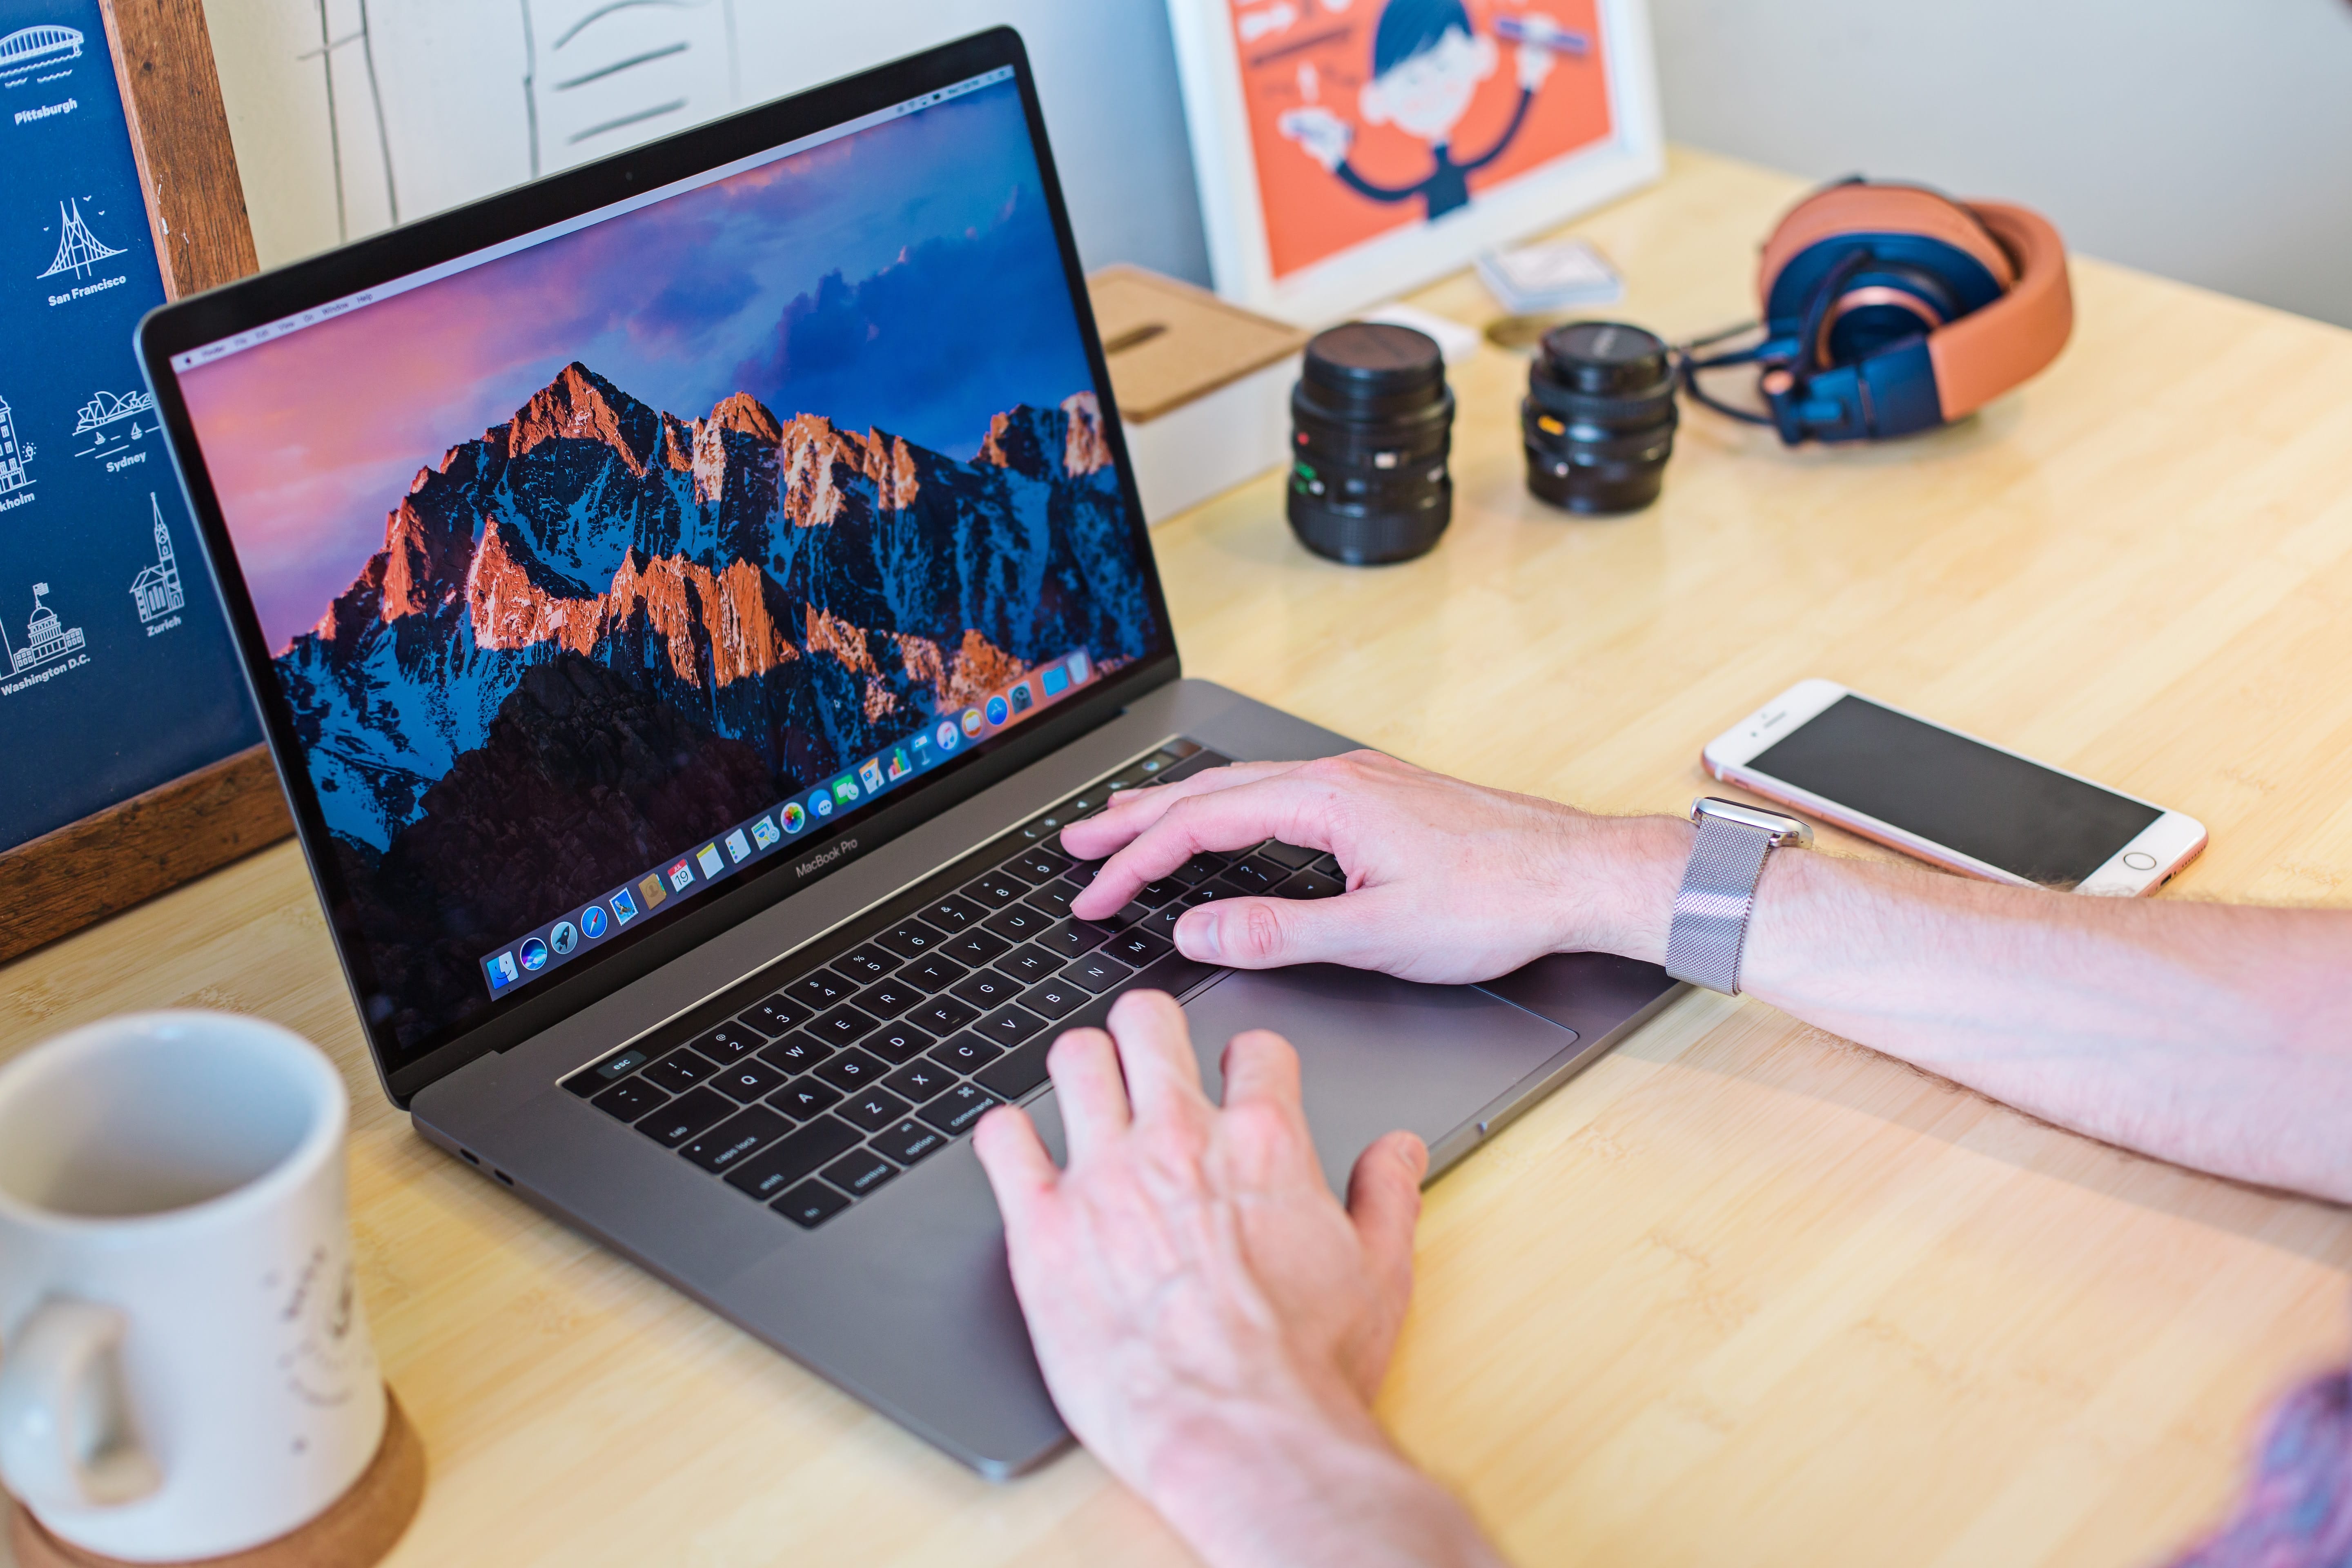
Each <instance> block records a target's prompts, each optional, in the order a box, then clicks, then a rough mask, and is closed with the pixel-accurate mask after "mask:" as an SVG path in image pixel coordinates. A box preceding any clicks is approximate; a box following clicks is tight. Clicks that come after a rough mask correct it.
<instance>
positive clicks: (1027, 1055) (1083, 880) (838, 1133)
mask: <svg viewBox="0 0 2352 1568" xmlns="http://www.w3.org/2000/svg"><path fill="white" fill-rule="evenodd" d="M1226 761H1227V759H1226V758H1224V757H1221V756H1219V755H1217V754H1216V753H1215V752H1210V751H1206V750H1204V749H1203V748H1202V747H1201V746H1200V745H1199V744H1198V743H1197V742H1191V741H1175V742H1170V743H1169V744H1168V745H1166V746H1164V747H1162V748H1160V750H1159V751H1157V752H1153V753H1152V754H1151V755H1150V756H1148V757H1145V758H1143V759H1141V760H1140V761H1139V762H1137V763H1133V764H1132V765H1130V766H1129V767H1127V768H1124V769H1122V770H1120V771H1119V772H1118V773H1114V774H1112V775H1111V776H1110V777H1108V778H1107V779H1104V780H1102V781H1100V782H1098V783H1097V784H1093V785H1091V786H1089V787H1087V788H1086V789H1083V790H1080V791H1078V792H1077V793H1076V795H1072V796H1070V798H1068V799H1067V800H1065V801H1063V802H1061V803H1060V804H1059V805H1055V807H1054V808H1053V809H1051V810H1049V811H1047V812H1045V813H1044V814H1042V815H1041V816H1038V817H1036V818H1035V819H1034V820H1033V821H1030V822H1027V823H1024V824H1023V825H1022V826H1019V827H1017V828H1014V829H1013V831H1011V832H1010V833H1007V834H1005V835H1003V837H999V838H997V839H996V840H994V841H993V842H992V843H990V844H988V845H985V846H983V847H981V848H979V849H977V850H974V851H973V852H972V853H971V854H970V855H968V856H966V857H964V858H962V859H961V860H960V861H958V862H957V863H956V864H955V865H953V866H951V867H949V868H947V869H946V870H944V871H942V872H940V873H939V874H938V875H936V876H933V877H930V878H929V879H925V880H924V881H923V882H922V883H920V884H919V885H918V886H916V887H915V888H913V889H908V891H907V892H905V893H902V894H900V895H899V896H898V897H897V898H895V899H892V900H887V902H885V903H883V904H882V905H881V906H879V907H878V908H877V909H875V910H871V911H869V912H868V913H867V914H866V915H865V916H862V917H860V918H859V919H858V920H856V921H851V922H850V923H849V924H848V925H847V926H845V927H843V928H842V929H841V930H839V931H834V932H831V933H829V934H828V935H826V936H824V937H823V938H820V939H819V940H818V941H817V942H813V943H811V944H810V945H809V946H808V947H806V948H803V949H802V950H801V951H799V952H795V953H793V954H792V955H790V956H789V957H787V958H785V959H784V960H782V962H780V963H776V964H773V965H771V966H770V967H769V968H768V969H767V970H764V971H762V972H761V973H760V974H758V975H755V976H753V977H751V979H748V980H746V981H744V982H742V983H741V984H739V985H737V986H736V987H734V988H733V989H732V990H730V991H729V992H728V993H727V994H724V995H722V996H720V997H719V998H716V999H715V1000H713V1001H711V1002H709V1003H706V1004H704V1005H701V1006H699V1007H698V1008H696V1009H695V1010H694V1011H693V1012H692V1013H690V1014H688V1015H687V1016H685V1017H683V1018H680V1019H678V1020H676V1021H674V1022H672V1023H670V1024H667V1025H665V1026H663V1027H662V1028H661V1029H659V1030H656V1032H655V1033H653V1034H652V1035H650V1036H647V1037H646V1038H645V1039H643V1040H641V1041H639V1042H637V1043H636V1044H635V1045H632V1046H629V1047H626V1048H625V1049H623V1050H620V1051H616V1052H614V1054H613V1055H611V1056H609V1057H606V1058H604V1060H602V1061H600V1062H597V1063H595V1064H594V1065H593V1066H591V1067H587V1068H582V1069H581V1070H580V1071H579V1072H577V1073H574V1074H572V1076H571V1077H570V1078H568V1079H565V1080H564V1087H565V1088H566V1089H570V1090H571V1091H572V1093H574V1094H576V1095H580V1096H582V1097H583V1098H584V1099H585V1100H587V1101H588V1103H589V1104H591V1105H593V1106H594V1107H596V1109H597V1110H602V1111H604V1113H605V1114H606V1115H608V1116H612V1117H615V1118H617V1119H619V1120H620V1121H625V1122H627V1123H629V1124H630V1125H631V1126H633V1127H635V1128H636V1130H637V1131H640V1132H642V1133H644V1134H645V1135H646V1137H648V1138H650V1139H652V1140H653V1141H654V1142H656V1143H659V1144H662V1145H663V1146H664V1147H666V1148H670V1149H674V1150H676V1151H677V1153H678V1155H679V1157H680V1158H682V1159H685V1160H688V1161H690V1162H692V1163H694V1164H696V1165H698V1166H699V1167H700V1168H701V1169H703V1170H705V1171H708V1172H709V1173H711V1174H712V1176H713V1177H714V1178H716V1179H717V1180H718V1181H719V1182H721V1183H723V1184H725V1185H727V1186H730V1187H732V1188H733V1189H735V1191H736V1192H738V1193H740V1194H743V1195H744V1196H745V1197H747V1198H749V1199H751V1200H753V1201H756V1202H759V1203H762V1204H765V1205H767V1206H768V1207H769V1208H771V1209H772V1210H773V1211H774V1212H775V1213H777V1214H779V1215H783V1216H784V1217H785V1218H786V1219H789V1220H791V1221H793V1223H795V1224H797V1225H800V1226H804V1227H806V1228H809V1229H814V1228H815V1227H816V1226H820V1225H823V1224H824V1222H825V1221H827V1220H829V1219H831V1218H833V1217H834V1216H835V1215H837V1214H840V1213H841V1212H842V1211H843V1210H845V1209H846V1208H848V1207H850V1206H851V1205H854V1204H855V1203H856V1201H857V1200H858V1199H860V1198H863V1197H865V1196H866V1195H868V1194H871V1193H874V1192H876V1191H877V1190H878V1189H879V1188H881V1187H882V1186H883V1185H884V1184H886V1183H887V1182H889V1181H890V1180H891V1179H892V1178H893V1177H895V1176H897V1175H898V1174H899V1173H901V1172H903V1171H905V1170H907V1169H908V1168H910V1167H912V1166H914V1165H916V1164H918V1163H921V1162H922V1161H924V1160H926V1159H929V1157H930V1156H931V1155H933V1154H936V1153H938V1152H940V1150H941V1149H943V1148H945V1147H947V1145H948V1144H949V1143H950V1142H954V1141H955V1140H956V1139H957V1138H960V1137H961V1136H962V1135H963V1134H964V1133H966V1132H968V1131H971V1128H972V1125H973V1123H975V1122H977V1121H979V1120H980V1118H981V1117H982V1115H983V1114H984V1113H985V1112H986V1111H987V1110H988V1109H989V1108H990V1107H991V1106H993V1105H1000V1104H1003V1103H1005V1102H1007V1101H1012V1100H1020V1099H1021V1098H1023V1097H1024V1096H1025V1095H1027V1094H1028V1093H1029V1092H1030V1091H1031V1090H1032V1089H1035V1088H1036V1087H1037V1086H1038V1085H1039V1084H1041V1083H1043V1082H1045V1052H1046V1048H1047V1047H1048V1046H1049V1045H1051V1043H1052V1041H1053V1040H1054V1038H1055V1037H1056V1036H1058V1035H1060V1034H1061V1033H1062V1032H1063V1031H1064V1030H1066V1029H1071V1028H1078V1027H1083V1026H1088V1025H1093V1026H1100V1025H1101V1024H1102V1022H1103V1021H1104V1020H1105V1018H1107V1017H1108V1016H1109V1012H1110V1005H1111V1003H1112V1002H1113V1001H1114V1000H1116V999H1117V998H1118V996H1119V995H1120V994H1122V993H1125V992H1128V991H1131V990H1136V989H1138V988H1142V987H1150V988H1151V989H1154V990H1160V991H1166V992H1169V993H1171V994H1182V993H1183V992H1185V991H1187V990H1189V989H1190V988H1191V987H1192V986H1193V985H1194V984H1198V983H1199V982H1200V981H1202V980H1203V979H1205V978H1207V977H1208V976H1209V975H1211V974H1213V973H1216V971H1215V970H1214V968H1213V967H1212V966H1210V965H1208V964H1203V963H1193V962H1192V960H1190V959H1188V958H1186V957H1184V956H1183V955H1182V954H1181V953H1179V952H1177V951H1176V949H1175V944H1174V942H1173V941H1172V940H1171V932H1172V931H1173V929H1174V927H1175V924H1176V921H1177V919H1178V917H1179V916H1181V915H1182V914H1183V912H1184V911H1185V910H1188V909H1191V908H1192V907H1193V906H1194V905H1196V904H1203V903H1208V902H1210V901H1212V900H1216V899H1226V898H1236V897H1240V896H1243V895H1244V894H1258V893H1263V894H1270V895H1272V896H1274V897H1276V898H1297V899H1322V898H1329V897H1331V896H1332V895H1333V894H1335V893H1338V892H1340V891H1341V890H1342V889H1343V883H1342V879H1341V878H1340V874H1339V862H1337V861H1336V860H1334V859H1332V858H1330V857H1329V856H1328V855H1321V854H1318V852H1317V851H1315V850H1312V849H1302V848H1300V847H1297V846H1296V845H1290V844H1282V843H1278V842H1271V843H1266V844H1261V845H1259V846H1257V847H1255V849H1248V850H1243V851H1240V852H1239V853H1236V854H1232V855H1202V856H1199V857H1196V858H1194V859H1192V861H1190V862H1188V863H1187V864H1185V865H1184V866H1182V867H1181V868H1179V869H1178V870H1176V871H1175V872H1174V873H1173V874H1171V876H1169V877H1167V878H1164V879H1161V880H1160V881H1157V882H1154V883H1152V884H1151V885H1150V886H1149V887H1147V888H1145V889H1143V890H1142V891H1141V892H1140V893H1139V894H1137V896H1136V897H1135V899H1134V900H1131V901H1130V902H1129V904H1128V905H1127V907H1126V908H1125V909H1123V910H1119V911H1118V914H1116V915H1114V916H1113V917H1112V918H1111V919H1110V920H1108V921H1079V920H1073V919H1071V918H1070V913H1069V906H1070V900H1072V899H1074V898H1076V896H1077V892H1078V889H1080V888H1083V887H1084V886H1085V885H1086V884H1087V881H1088V880H1089V879H1091V878H1092V876H1093V873H1094V870H1095V868H1096V867H1097V865H1098V864H1099V862H1083V861H1074V860H1073V859H1072V858H1070V857H1069V856H1068V855H1066V853H1064V851H1063V849H1062V847H1061V829H1062V826H1063V825H1064V824H1066V823H1069V822H1075V821H1076V820H1077V819H1078V818H1080V817H1082V816H1091V815H1092V814H1094V813H1095V812H1097V811H1098V810H1100V809H1101V808H1102V806H1103V805H1104V804H1105V803H1106V802H1107V801H1108V799H1109V798H1110V797H1111V795H1115V794H1117V793H1118V792H1119V791H1121V790H1125V789H1132V788H1134V787H1136V786H1137V785H1139V784H1152V783H1160V782H1165V781H1167V780H1169V779H1174V778H1181V777H1183V776H1184V775H1186V774H1188V773H1197V772H1199V771H1201V770H1202V769H1204V768H1213V767H1220V766H1223V764H1224V763H1225V762H1226Z"/></svg>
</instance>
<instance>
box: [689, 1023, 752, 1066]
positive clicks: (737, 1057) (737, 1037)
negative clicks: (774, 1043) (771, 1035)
mask: <svg viewBox="0 0 2352 1568" xmlns="http://www.w3.org/2000/svg"><path fill="white" fill-rule="evenodd" d="M767 1043H768V1037H767V1036H765V1035H763V1034H761V1032H760V1031H759V1030H757V1029H753V1028H749V1027H746V1026H743V1025H741V1024H721V1025H719V1027H717V1028H715V1029H713V1030H711V1031H710V1033H709V1034H707V1035H703V1036H700V1037H698V1038H696V1039H695V1040H694V1041H693V1042H692V1044H693V1046H694V1048H695V1049H696V1050H698V1051H700V1052H701V1053H702V1054H703V1055H704V1056H706V1057H709V1058H710V1059H711V1060H712V1061H714V1062H737V1061H741V1060H742V1059H743V1058H745V1057H748V1056H750V1055H751V1053H752V1052H753V1051H756V1050H758V1049H759V1048H760V1047H761V1046H764V1045H766V1044H767Z"/></svg>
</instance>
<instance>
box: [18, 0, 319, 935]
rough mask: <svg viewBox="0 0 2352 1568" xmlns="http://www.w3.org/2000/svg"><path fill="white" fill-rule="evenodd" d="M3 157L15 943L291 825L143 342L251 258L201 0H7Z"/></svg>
mask: <svg viewBox="0 0 2352 1568" xmlns="http://www.w3.org/2000/svg"><path fill="white" fill-rule="evenodd" d="M117 42H119V43H120V44H121V48H122V49H123V51H124V52H125V54H126V55H127V57H128V58H129V62H130V63H129V65H128V67H127V68H118V67H119V62H118V58H117V55H116V50H115V47H113V46H114V45H115V44H116V43H117ZM126 80H127V81H128V82H130V83H131V86H132V88H133V89H134V90H133V96H132V97H131V99H130V100H126V98H125V95H124V92H123V84H124V82H125V81H126ZM142 132H143V134H142ZM0 171H5V176H0V908H5V910H6V913H5V915H0V958H5V957H7V956H9V955H11V954H14V953H16V952H22V951H24V950H25V949H26V948H28V947H31V946H35V945H37V944H38V943H39V942H44V941H47V940H49V939H50V938H52V937H55V936H58V935H60V934H63V933H64V932H66V931H71V930H73V929H75V928H76V927H78V926H79V925H83V924H87V923H88V922H89V921H91V920H94V919H98V918H101V917H102V916H104V915H106V914H109V913H111V912H113V911H114V910H119V909H121V908H124V907H126V906H127V905H129V904H131V903H135V902H137V901H138V900H141V899H142V898H145V897H148V896H149V895H151V894H152V893H155V892H157V891H160V890H161V889H163V888H165V887H169V886H171V885H173V883H175V882H178V881H181V880H184V879H186V878H188V877H190V876H194V875H196V874H199V873H201V872H203V871H205V870H209V869H211V868H213V867H214V866H216V865H219V864H221V863H222V862H223V861H225V860H227V859H229V858H233V857H235V856H236V855H237V854H241V853H244V852H245V851H247V850H249V849H252V848H256V847H259V846H260V845H262V844H266V843H268V842H270V841H271V840H272V839H274V838H276V837H279V836H280V835H281V834H282V833H283V832H284V831H285V830H286V819H285V811H284V807H283V805H282V803H281V801H280V798H279V795H278V788H277V782H276V780H275V778H274V776H272V774H271V773H270V769H269V763H268V757H267V755H266V753H264V752H261V751H260V750H259V742H260V740H261V729H260V725H259V722H258V721H257V718H256V716H255V714H254V712H253V709H252V706H251V703H250V701H249V700H248V699H247V695H246V689H245V679H244V676H243V675H242V673H241V672H240V671H239V669H238V667H237V661H236V652H235V650H234V648H233V647H231V645H230V643H229V639H228V628H227V626H226V624H225V623H224V622H223V619H222V616H221V610H220V605H219V601H218V599H217V598H216V597H215V593H214V589H213V584H212V578H211V574H210V571H209V569H208V567H207V566H206V564H205V556H204V548H203V546H202V544H201V543H200V542H198V539H197V534H196V529H195V525H194V522H193V521H191V520H190V518H189V516H188V514H187V511H186V509H185V505H184V501H183V500H182V499H181V492H180V483H179V479H178V477H177V475H176V474H175V473H174V472H173V467H172V458H171V453H170V452H169V451H168V450H167V449H166V447H164V444H163V431H162V426H160V425H159V424H158V423H157V420H156V416H155V405H154V400H153V399H152V396H150V395H149V394H148V392H147V388H146V384H145V381H144V378H143V376H142V373H141V370H140V366H139V361H138V358H137V356H136V354H135V353H133V352H132V349H131V329H132V328H133V327H134V326H136V325H137V324H138V321H139V318H140V317H141V316H142V315H143V314H144V313H145V312H146V311H147V310H149V309H150V308H152V306H154V305H157V304H159V303H161V302H162V301H163V299H164V297H165V296H166V294H167V293H176V292H182V291H185V290H187V289H195V288H204V287H207V286H209V285H211V284H213V283H216V282H224V281H226V280H227V279H229V278H231V277H235V276H237V275H238V274H240V273H243V272H250V271H252V270H253V269H254V268H253V249H252V239H251V236H250V234H249V232H248V231H247V226H246V222H245V207H244V200H243V196H242V194H241V189H240V187H239V185H238V184H237V180H236V162H235V156H234V154H233V153H231V152H230V151H229V146H228V126H227V121H226V117H225V116H223V115H222V113H221V108H220V98H219V89H218V86H217V82H216V79H215V77H214V74H213V62H212V53H211V49H210V46H209V43H208V42H207V41H206V39H205V31H204V13H203V11H202V9H201V6H200V5H198V4H197V0H109V3H108V4H106V5H101V3H100V0H0ZM157 192H163V193H168V195H161V196H156V197H155V199H154V204H153V205H151V200H150V198H151V195H152V194H153V193H157ZM159 241H161V244H160V246H159Z"/></svg>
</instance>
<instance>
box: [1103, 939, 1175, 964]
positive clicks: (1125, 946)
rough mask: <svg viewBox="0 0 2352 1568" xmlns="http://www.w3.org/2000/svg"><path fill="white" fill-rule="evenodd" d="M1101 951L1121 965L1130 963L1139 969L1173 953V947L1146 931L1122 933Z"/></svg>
mask: <svg viewBox="0 0 2352 1568" xmlns="http://www.w3.org/2000/svg"><path fill="white" fill-rule="evenodd" d="M1103 951H1104V952H1107V953H1109V954H1110V955H1111V956H1112V957H1114V958H1117V959H1118V961H1119V962H1120V963H1131V964H1134V965H1135V966H1136V967H1137V968H1139V969H1140V968H1141V967H1143V965H1145V964H1147V963H1158V962H1159V961H1160V959H1162V958H1165V957H1166V956H1167V955H1168V954H1170V953H1171V952H1175V951H1176V950H1175V948H1174V946H1173V945H1171V943H1169V942H1166V941H1165V940H1163V939H1162V938H1160V937H1156V936H1154V935H1152V934H1151V933H1150V931H1141V930H1137V931H1121V932H1119V933H1118V935H1117V936H1116V937H1113V938H1112V939H1111V941H1110V942H1109V944H1108V946H1106V947H1105V948H1104V949H1103Z"/></svg>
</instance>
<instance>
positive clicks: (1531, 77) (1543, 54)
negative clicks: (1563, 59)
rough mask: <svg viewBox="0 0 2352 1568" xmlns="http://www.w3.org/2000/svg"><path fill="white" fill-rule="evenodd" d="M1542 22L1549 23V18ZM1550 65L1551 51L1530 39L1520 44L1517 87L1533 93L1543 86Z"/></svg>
mask: <svg viewBox="0 0 2352 1568" xmlns="http://www.w3.org/2000/svg"><path fill="white" fill-rule="evenodd" d="M1544 20H1546V21H1549V20H1550V18H1549V17H1546V18H1544ZM1552 64H1553V62H1552V58H1551V50H1549V48H1546V47H1544V46H1543V45H1541V44H1539V43H1537V42H1535V41H1534V40H1532V39H1530V40H1529V41H1528V42H1527V43H1524V44H1521V45H1520V46H1519V86H1520V87H1522V88H1524V89H1527V90H1528V91H1529V92H1533V91H1535V89H1538V88H1539V87H1541V86H1543V84H1544V79H1545V78H1546V77H1549V75H1551V68H1552Z"/></svg>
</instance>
